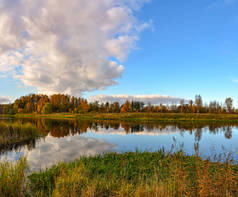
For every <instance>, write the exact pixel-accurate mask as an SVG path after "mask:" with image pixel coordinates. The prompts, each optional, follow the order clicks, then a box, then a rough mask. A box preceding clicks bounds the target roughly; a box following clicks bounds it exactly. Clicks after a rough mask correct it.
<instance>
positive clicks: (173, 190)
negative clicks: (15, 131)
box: [0, 151, 238, 197]
mask: <svg viewBox="0 0 238 197" xmlns="http://www.w3.org/2000/svg"><path fill="white" fill-rule="evenodd" d="M26 166H27V165H26V162H25V160H21V161H19V162H18V163H17V165H15V167H13V166H12V165H11V164H9V163H1V164H0V196H6V194H8V195H7V196H15V195H16V194H19V195H16V196H24V195H28V196H31V195H33V194H34V195H33V196H45V197H47V196H54V197H58V196H60V197H64V196H88V197H90V196H166V197H167V196H168V197H170V196H184V195H186V196H208V195H209V196H237V195H238V165H233V164H232V163H231V161H229V160H227V162H225V163H223V164H222V163H220V162H217V163H212V162H210V161H208V160H202V159H200V158H199V157H197V156H186V155H184V154H183V153H182V152H177V153H173V154H169V153H165V152H163V151H158V152H154V153H151V152H143V153H140V152H135V153H132V152H128V153H124V154H117V153H110V154H105V155H101V156H92V157H82V158H80V159H78V160H76V161H74V162H71V163H60V164H58V165H56V166H53V167H52V168H50V169H47V170H43V171H41V172H35V173H33V174H30V175H29V176H27V175H26V173H23V172H24V169H26ZM13 177H15V178H13ZM13 192H14V193H13ZM11 194H12V195H11ZM69 194H70V195H69Z"/></svg>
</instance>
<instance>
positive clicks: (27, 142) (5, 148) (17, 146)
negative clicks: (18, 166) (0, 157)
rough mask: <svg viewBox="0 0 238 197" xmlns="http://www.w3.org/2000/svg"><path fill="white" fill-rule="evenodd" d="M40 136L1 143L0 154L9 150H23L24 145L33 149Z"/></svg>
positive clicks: (28, 148)
mask: <svg viewBox="0 0 238 197" xmlns="http://www.w3.org/2000/svg"><path fill="white" fill-rule="evenodd" d="M38 140H39V138H35V139H29V140H24V141H21V142H15V143H14V144H4V145H0V154H4V153H5V152H8V151H15V152H18V151H20V150H21V148H22V147H26V148H27V150H29V151H30V150H32V149H34V148H35V147H36V143H37V141H38Z"/></svg>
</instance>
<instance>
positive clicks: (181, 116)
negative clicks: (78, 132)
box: [14, 113, 238, 123]
mask: <svg viewBox="0 0 238 197" xmlns="http://www.w3.org/2000/svg"><path fill="white" fill-rule="evenodd" d="M14 117H17V118H53V119H83V120H85V119H86V120H118V121H150V122H168V123H178V122H230V123H238V114H195V113H193V114H187V113H85V114H71V113H57V114H47V115H42V114H16V115H14Z"/></svg>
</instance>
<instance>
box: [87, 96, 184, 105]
mask: <svg viewBox="0 0 238 197" xmlns="http://www.w3.org/2000/svg"><path fill="white" fill-rule="evenodd" d="M88 100H89V101H90V102H94V101H99V102H100V103H106V102H109V103H113V102H119V103H120V104H123V103H125V102H126V101H127V100H128V101H140V102H144V103H145V104H147V103H151V104H153V105H158V104H160V103H162V104H179V103H180V102H181V101H182V100H184V99H182V98H177V97H171V96H164V95H134V96H133V95H96V96H91V97H90V98H89V99H88ZM184 101H185V102H187V101H186V100H184Z"/></svg>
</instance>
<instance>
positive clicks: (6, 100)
mask: <svg viewBox="0 0 238 197" xmlns="http://www.w3.org/2000/svg"><path fill="white" fill-rule="evenodd" d="M10 102H11V99H10V97H7V96H0V104H8V103H10Z"/></svg>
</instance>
